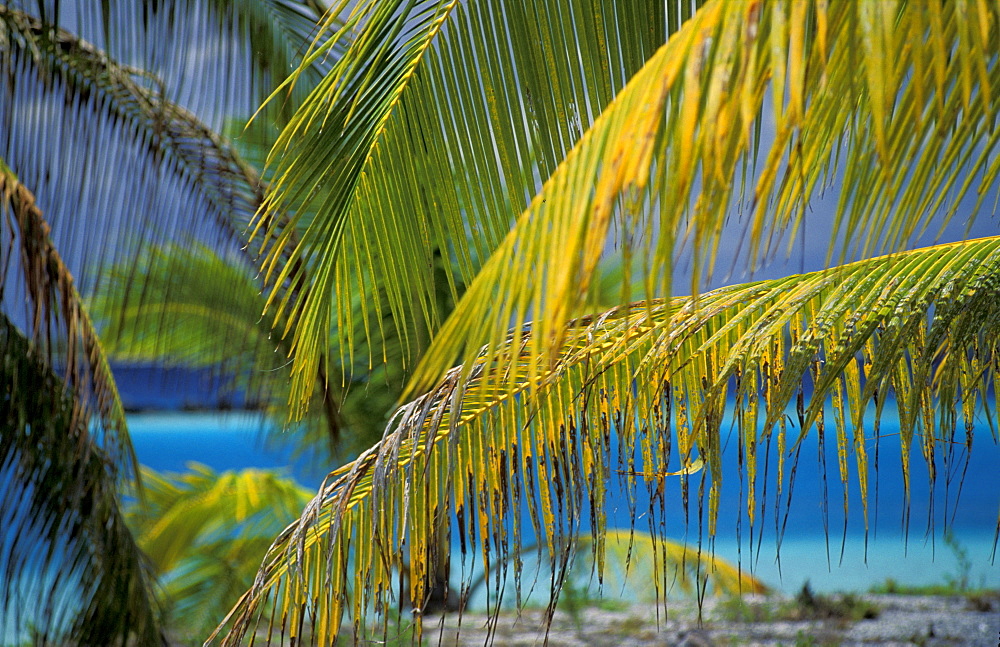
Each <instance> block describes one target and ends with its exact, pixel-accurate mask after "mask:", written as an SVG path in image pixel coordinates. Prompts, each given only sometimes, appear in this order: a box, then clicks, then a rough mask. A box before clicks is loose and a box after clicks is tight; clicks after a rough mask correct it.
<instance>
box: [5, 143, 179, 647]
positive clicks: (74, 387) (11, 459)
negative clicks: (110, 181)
mask: <svg viewBox="0 0 1000 647" xmlns="http://www.w3.org/2000/svg"><path fill="white" fill-rule="evenodd" d="M0 218H2V224H0V241H3V245H2V248H3V253H2V255H0V286H2V287H3V288H4V289H11V290H12V289H13V287H12V286H11V284H10V283H9V282H8V280H9V279H10V278H11V277H16V279H20V280H23V281H24V283H25V284H26V285H25V292H26V294H27V295H28V298H29V304H30V309H29V313H30V317H29V322H30V326H31V340H30V341H29V339H28V338H26V337H24V336H22V334H21V333H20V332H19V331H17V330H16V328H15V327H14V326H13V324H12V323H11V321H10V320H9V319H8V318H7V316H6V315H3V314H0V335H2V338H3V343H2V346H3V352H2V373H3V376H2V380H0V383H2V384H3V385H4V387H3V388H4V392H3V396H2V399H3V402H4V407H3V420H2V421H0V428H2V435H0V522H2V523H0V528H2V532H0V563H2V565H0V568H2V570H3V572H4V577H3V582H4V585H3V587H2V590H0V618H2V619H3V622H0V626H2V629H0V640H3V641H9V640H16V641H18V642H20V641H21V640H26V639H30V640H34V641H36V642H38V641H41V643H40V644H44V643H49V642H58V643H64V642H75V643H80V644H96V643H103V644H108V643H112V644H126V642H127V641H129V640H130V639H132V638H130V636H132V637H133V638H134V639H138V640H140V641H142V642H143V643H144V644H156V643H157V642H159V641H160V638H159V629H158V624H159V623H158V617H157V615H158V614H157V608H156V605H155V602H154V597H153V594H152V585H153V584H152V580H153V578H152V575H151V574H150V573H149V572H148V570H147V568H146V564H145V561H144V557H143V556H142V554H141V553H140V551H139V549H138V548H137V546H136V545H135V542H134V540H133V539H132V536H131V535H130V534H129V532H128V529H127V528H126V527H125V524H124V521H123V518H122V516H121V513H120V510H119V508H120V506H119V486H120V485H122V484H123V483H127V477H131V476H134V475H135V474H134V471H135V457H134V454H133V452H132V446H131V443H130V440H129V437H128V432H127V429H126V426H125V419H124V414H123V412H122V406H121V401H120V400H119V398H118V392H117V390H116V388H115V384H114V381H113V379H112V378H111V373H110V371H109V369H108V365H107V361H106V359H105V357H104V353H103V350H102V348H101V344H100V342H99V340H98V337H97V334H96V332H95V331H94V329H93V327H92V326H91V323H90V320H89V319H88V317H87V314H86V311H85V310H84V308H83V306H82V304H81V302H80V297H79V295H78V294H77V292H76V288H75V286H74V283H73V277H72V276H71V275H70V273H69V271H68V270H67V269H66V267H65V266H64V265H63V263H62V260H61V258H60V256H59V254H58V253H57V252H56V250H55V248H54V247H53V246H52V243H51V241H50V240H49V237H48V232H49V228H48V225H47V223H46V222H45V220H44V218H43V217H42V213H41V211H40V210H39V209H38V207H37V206H36V205H35V201H34V196H33V195H32V194H31V192H30V191H28V190H27V189H26V188H25V187H24V186H23V185H21V184H20V183H19V182H18V181H17V178H16V177H14V175H13V174H12V173H11V172H10V170H9V169H8V168H7V167H6V166H5V165H4V164H3V163H2V160H0ZM9 252H15V253H16V254H17V256H19V260H20V266H21V268H20V269H21V272H20V275H18V273H17V268H16V267H14V264H15V262H16V261H15V259H14V258H13V256H14V254H9ZM57 366H58V367H61V368H60V369H59V370H60V372H61V373H62V375H64V376H65V377H64V378H60V377H59V376H58V375H57V374H56V372H55V367H57ZM92 417H94V418H95V419H96V424H93V422H92ZM123 476H124V477H126V478H122V477H123ZM26 632H27V633H26ZM32 632H34V635H31V634H32Z"/></svg>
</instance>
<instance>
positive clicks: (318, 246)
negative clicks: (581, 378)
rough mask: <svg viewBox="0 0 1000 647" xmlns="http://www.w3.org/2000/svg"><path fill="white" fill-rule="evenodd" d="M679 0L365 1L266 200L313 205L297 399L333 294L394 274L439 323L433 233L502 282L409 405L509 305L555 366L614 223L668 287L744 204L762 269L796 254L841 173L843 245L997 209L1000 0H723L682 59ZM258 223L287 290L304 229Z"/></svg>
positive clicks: (467, 358) (430, 369) (292, 328)
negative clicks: (816, 206) (611, 5)
mask: <svg viewBox="0 0 1000 647" xmlns="http://www.w3.org/2000/svg"><path fill="white" fill-rule="evenodd" d="M407 6H408V7H409V5H407ZM602 6H603V5H602ZM630 6H631V3H630ZM659 6H660V9H658V10H654V9H651V8H650V9H648V10H647V9H646V8H638V7H637V8H635V9H634V13H631V11H632V9H631V8H630V9H621V11H622V12H624V13H623V15H620V16H612V15H611V14H610V13H608V14H604V13H602V12H601V11H598V7H597V5H596V4H595V5H593V6H591V5H586V3H582V4H574V5H573V9H572V11H570V12H569V13H567V11H566V7H565V6H564V3H561V2H551V3H547V2H541V1H539V2H537V3H528V4H524V3H510V4H506V5H504V6H502V7H501V6H491V7H489V8H481V7H479V5H478V4H477V3H470V4H468V5H465V4H461V5H454V6H452V5H451V4H450V3H449V4H445V3H442V4H441V5H440V6H439V5H436V4H435V5H431V4H429V3H426V4H425V3H419V4H416V5H413V7H412V11H413V15H412V16H411V17H410V18H411V19H408V20H404V18H406V16H405V15H403V14H400V13H398V12H397V13H391V11H392V7H391V6H390V5H388V3H379V4H378V6H377V8H371V7H369V6H368V5H367V4H364V3H362V4H361V5H358V7H357V8H356V10H355V12H354V13H353V14H352V19H351V20H349V21H348V22H347V23H346V24H345V27H344V28H343V30H341V31H338V32H336V33H335V34H334V35H333V36H331V37H329V38H328V39H327V40H323V41H321V44H320V46H319V49H318V50H317V51H318V52H322V47H324V46H327V45H329V44H330V43H339V42H341V41H343V40H345V39H347V38H350V39H351V40H350V44H349V46H348V47H347V50H346V52H345V54H344V57H343V58H342V59H341V61H340V62H339V63H338V64H337V66H336V67H335V68H334V70H333V71H332V72H331V74H329V75H328V76H327V77H326V78H325V79H324V81H323V83H321V84H320V85H319V86H318V87H317V90H316V91H315V92H314V93H313V94H312V95H311V96H310V98H309V99H308V100H307V101H306V103H305V104H303V106H302V108H301V109H300V110H299V112H297V113H296V116H295V117H294V118H293V120H292V122H291V124H290V125H289V127H288V128H287V129H286V130H285V131H284V133H283V135H282V138H281V140H280V141H279V143H278V145H277V146H276V147H275V149H274V152H273V156H274V164H275V169H276V172H275V176H274V178H275V182H274V185H273V186H272V189H271V191H270V192H269V194H268V196H269V197H268V202H267V204H268V206H271V207H274V208H275V209H277V210H278V211H279V212H280V211H281V210H282V209H286V208H290V207H292V206H295V207H296V208H297V206H298V205H300V204H303V203H304V204H306V205H308V206H309V207H310V209H307V210H306V212H308V213H309V214H310V215H309V217H308V219H307V220H308V221H305V220H301V219H297V217H296V216H294V215H293V216H292V220H293V221H294V222H295V223H296V227H295V229H296V230H299V229H301V230H303V234H302V243H303V244H302V245H301V246H300V247H299V248H298V250H299V251H297V252H294V257H296V258H299V259H301V261H302V266H303V267H316V268H321V269H320V270H319V271H317V272H315V273H314V274H313V275H312V277H313V280H314V284H313V285H314V288H313V289H311V290H309V292H308V293H300V294H299V295H298V296H297V297H296V296H281V294H282V293H281V292H280V291H277V292H275V296H274V297H273V298H272V303H271V307H276V308H277V309H278V311H279V312H282V313H287V315H288V322H289V328H287V329H285V330H284V331H282V333H283V334H287V335H292V337H293V348H294V349H295V362H296V367H297V368H296V375H297V376H299V377H298V378H297V379H298V381H297V383H296V387H295V392H296V394H298V397H297V399H296V401H293V403H292V404H293V405H296V406H298V405H301V404H302V403H303V402H304V401H305V400H304V398H306V397H307V396H308V394H309V392H310V386H309V379H310V378H309V376H311V375H313V374H314V373H315V371H313V370H310V367H311V366H312V364H313V363H314V362H316V361H317V359H316V354H315V352H314V351H315V349H316V347H317V344H319V343H320V341H321V340H323V342H324V343H325V339H326V335H327V334H328V330H329V329H330V324H331V320H333V319H335V318H344V317H348V316H350V313H349V312H348V311H347V310H346V309H345V308H344V306H342V305H340V303H339V301H335V299H334V295H335V294H336V295H344V294H353V293H355V292H358V291H361V290H365V289H369V288H367V287H366V286H370V285H372V284H377V285H384V286H386V289H387V290H388V292H389V294H391V295H393V297H392V298H391V299H390V302H389V304H390V308H391V309H392V313H393V317H394V320H395V321H396V322H397V323H396V325H398V326H400V327H402V328H403V329H404V330H405V329H406V327H407V326H414V325H417V323H416V322H419V321H421V320H423V321H424V322H425V323H423V324H421V325H427V326H430V327H431V328H435V327H436V326H437V323H438V321H439V317H438V315H439V313H437V312H436V311H435V309H434V308H433V306H432V304H431V303H430V302H429V301H428V300H427V299H426V296H425V295H427V294H428V293H429V289H430V285H431V282H430V280H429V278H428V272H427V267H428V259H427V248H428V247H434V246H436V247H437V248H439V249H446V250H448V252H449V254H448V257H449V258H450V259H451V260H452V262H453V263H454V268H455V269H453V270H452V271H453V273H454V274H455V275H456V276H462V277H463V278H466V279H468V278H469V277H471V276H473V275H474V274H475V272H476V271H477V270H478V269H480V267H482V269H483V271H482V272H481V273H480V275H479V276H478V277H477V283H474V284H472V285H471V287H470V290H469V292H468V293H467V295H466V297H465V300H464V301H463V302H462V303H461V304H460V305H459V307H458V310H457V312H456V314H455V315H454V316H453V317H452V319H451V320H450V321H449V322H448V323H446V324H445V327H444V328H443V329H442V330H441V331H440V334H439V335H438V336H437V341H436V342H435V344H434V345H433V346H432V347H431V348H430V349H429V351H428V352H427V354H426V356H425V358H424V360H423V364H422V365H421V366H420V367H419V368H418V369H417V372H416V374H415V376H414V378H413V381H412V383H411V388H410V391H409V392H410V393H411V395H416V394H418V393H420V392H421V391H422V390H423V389H424V388H427V387H429V386H430V385H431V384H433V383H434V382H435V381H436V380H437V379H438V378H439V377H440V376H441V375H442V374H443V373H444V372H445V371H446V370H448V369H449V368H450V367H451V366H453V365H454V363H455V362H456V360H460V361H462V362H463V363H464V364H465V365H466V366H471V365H472V363H473V359H474V358H475V357H476V356H477V355H478V353H479V351H480V348H481V347H482V346H487V347H489V348H491V349H498V348H500V347H501V345H502V342H503V339H504V336H505V334H506V330H507V327H508V325H509V324H510V322H511V320H512V319H514V320H516V321H520V322H525V321H528V320H533V321H534V322H535V324H534V327H535V330H536V332H537V333H538V334H536V335H535V336H534V337H533V342H532V349H531V350H532V355H533V356H534V357H535V358H536V359H535V361H534V362H531V363H529V365H528V367H527V370H529V372H534V373H536V374H538V373H540V372H543V371H544V370H545V365H546V363H547V362H548V361H549V359H551V358H550V357H549V355H550V354H551V353H555V352H556V350H557V349H558V348H559V347H560V343H561V342H560V339H561V337H562V335H563V334H565V333H564V332H563V330H562V326H563V322H564V321H565V319H566V318H567V317H568V314H569V313H571V312H574V311H575V309H576V306H577V305H578V304H579V303H580V301H581V299H582V296H581V294H582V293H585V292H586V290H587V288H588V285H589V282H590V281H591V277H592V275H593V272H594V268H595V266H596V265H597V262H598V259H599V258H600V256H601V255H602V254H604V252H605V249H606V248H607V247H608V245H609V241H611V240H612V239H614V236H613V232H614V231H621V232H624V233H623V234H622V236H621V238H622V240H625V241H629V242H628V243H627V245H626V246H627V247H628V249H626V250H624V255H626V256H627V257H629V258H630V259H631V261H630V267H629V271H626V272H624V273H623V276H624V277H625V279H626V280H629V279H633V278H634V281H635V282H637V283H638V284H639V286H640V292H641V293H644V296H646V297H650V298H651V297H656V296H663V295H667V294H669V293H670V291H671V283H672V278H673V262H674V258H673V257H674V254H675V253H676V252H677V247H678V246H679V245H680V243H681V241H687V242H688V244H689V245H690V246H691V248H692V249H693V252H694V269H695V271H694V277H695V280H696V281H697V280H699V279H700V278H701V277H702V275H703V273H704V271H706V270H709V269H711V268H712V266H713V265H714V259H715V255H716V253H717V246H718V241H719V236H720V232H721V231H722V228H723V223H724V222H725V221H726V219H727V218H729V217H730V216H732V215H733V212H734V211H736V212H739V213H742V214H743V217H744V218H745V227H746V231H747V240H748V243H747V245H748V249H749V253H750V258H751V261H752V262H754V263H757V262H759V261H760V260H761V259H763V258H766V257H768V256H769V255H772V254H773V253H775V252H776V251H777V246H778V241H779V240H781V239H782V238H783V236H784V235H787V236H789V238H790V239H792V240H794V239H795V237H796V233H797V232H799V231H800V230H801V228H802V227H803V226H804V221H803V219H804V214H805V213H806V210H807V207H808V205H809V202H810V199H811V198H813V197H814V196H816V195H817V194H818V193H819V192H820V191H821V190H823V189H824V188H826V185H827V184H828V182H829V178H830V177H831V176H833V175H834V174H835V173H837V172H838V171H843V173H844V175H843V185H842V190H841V202H840V205H839V207H838V215H837V217H836V221H835V223H834V224H835V231H836V232H837V236H836V237H835V240H834V241H832V242H831V246H830V251H831V254H833V253H840V252H836V250H838V249H839V250H842V253H843V254H844V258H852V257H857V256H859V255H860V256H866V255H871V254H872V253H876V252H879V251H893V250H900V249H903V248H905V246H906V245H908V244H910V243H912V242H913V240H914V239H915V237H916V236H917V235H919V234H920V233H922V232H923V231H924V230H925V229H926V228H927V227H929V226H930V223H931V222H933V219H934V218H936V217H939V216H940V217H941V219H942V221H947V220H948V219H949V218H950V216H951V215H952V213H953V210H954V208H955V205H957V204H958V199H959V198H961V197H962V196H963V195H965V194H967V193H972V194H976V195H977V197H978V199H979V200H980V201H981V200H983V199H986V195H987V193H988V189H989V188H990V187H991V186H992V185H993V183H994V181H995V180H996V177H997V174H998V172H1000V164H997V163H996V159H998V158H1000V155H998V154H997V148H998V144H1000V142H998V137H1000V135H998V134H997V130H996V128H995V127H994V124H995V123H996V120H997V118H998V114H1000V107H998V103H997V102H996V100H995V96H996V93H995V92H994V91H993V89H994V88H996V87H998V84H1000V63H998V58H997V56H996V51H995V45H994V43H995V40H996V38H995V36H996V33H997V28H998V27H997V26H998V22H1000V21H998V14H997V9H996V7H995V5H993V4H990V3H974V4H970V5H969V7H968V10H965V9H963V8H962V7H963V6H964V5H962V4H961V3H944V4H938V3H922V2H902V3H885V2H880V1H878V0H875V1H871V2H854V1H839V2H826V1H823V2H791V1H789V2H749V3H739V2H722V1H715V2H709V3H706V4H705V6H704V7H703V8H701V9H700V10H698V11H697V13H695V15H694V16H693V17H692V18H691V19H690V20H688V21H687V22H685V23H684V24H683V25H681V26H679V27H677V31H676V33H675V34H674V35H673V36H671V39H670V41H669V43H667V44H666V45H663V47H660V45H661V44H662V43H663V41H664V40H665V37H666V32H667V30H668V29H670V28H673V26H674V23H676V22H679V21H678V20H677V18H678V17H687V16H686V15H684V14H681V15H680V16H678V15H673V14H672V15H671V16H670V17H669V20H668V18H665V17H664V16H663V15H662V14H661V13H658V12H660V11H662V5H659ZM382 11H384V12H385V13H381V12H382ZM578 14H579V15H578ZM393 20H397V21H398V24H397V23H395V22H392V21H393ZM671 20H672V21H673V22H671ZM668 23H670V24H669V25H668ZM404 24H405V26H406V31H405V32H404V31H401V30H403V25H404ZM875 26H877V28H876V27H875ZM394 29H395V31H394ZM324 37H326V36H325V35H324ZM657 48H659V49H657ZM306 60H307V61H308V60H309V59H308V58H307V59H306ZM889 62H891V64H889ZM473 68H474V71H473ZM625 79H630V80H629V82H628V84H627V85H626V86H625V87H624V89H623V90H622V91H621V92H619V93H617V95H616V94H615V92H616V91H617V90H618V89H620V88H622V85H621V84H622V83H623V82H624V80H625ZM612 97H614V100H613V101H612V100H611V99H612ZM765 122H766V123H773V124H774V137H773V141H772V140H769V139H767V138H765V137H763V136H762V135H761V130H762V128H763V127H764V124H765ZM867 124H871V127H870V128H869V127H867ZM901 168H906V169H910V171H909V172H908V173H907V174H905V177H906V179H907V181H902V180H901V178H902V177H903V175H901V174H900V173H898V172H897V170H898V169H901ZM751 171H755V172H754V173H751ZM739 178H744V179H743V180H740V179H739ZM541 180H545V182H544V185H542V184H541ZM741 182H742V183H746V184H747V185H748V186H741ZM744 189H747V190H748V191H749V196H750V197H749V200H748V202H744V201H743V199H742V197H741V196H743V195H744ZM531 196H534V198H531ZM529 200H530V201H529ZM313 212H315V216H313V215H311V214H312V213H313ZM518 214H520V215H518ZM303 218H304V216H303ZM515 221H516V223H517V224H516V226H514V227H513V230H512V231H510V232H509V233H508V231H509V230H510V229H511V225H512V223H514V222H515ZM260 222H261V225H260V226H261V227H262V228H264V229H266V231H265V232H264V233H263V234H262V237H263V238H262V241H263V242H264V243H265V244H266V246H267V248H268V249H269V252H268V254H269V255H268V261H267V270H268V273H267V276H268V278H269V280H270V281H272V282H273V284H275V285H279V286H280V285H283V284H284V283H285V282H287V281H289V280H292V278H293V276H294V274H295V272H296V270H295V268H294V266H290V265H288V264H283V263H278V262H277V260H278V259H279V254H280V253H281V251H282V250H284V249H286V248H288V247H289V246H290V245H291V244H292V243H291V240H290V239H289V238H288V237H287V236H288V234H287V232H286V230H285V229H282V228H281V227H279V226H276V225H269V224H268V223H267V222H265V221H264V220H263V219H261V221H260ZM428 243H430V244H428ZM625 244H626V243H623V245H625ZM348 259H357V260H358V261H360V268H359V267H355V266H351V265H349V264H348ZM487 259H489V260H487ZM404 268H405V269H404ZM633 274H638V276H636V277H633ZM695 287H697V286H695ZM374 334H377V333H374ZM339 343H340V345H341V351H342V352H346V351H345V350H344V347H345V345H346V341H345V340H343V339H340V340H339ZM552 356H553V357H554V355H552Z"/></svg>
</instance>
